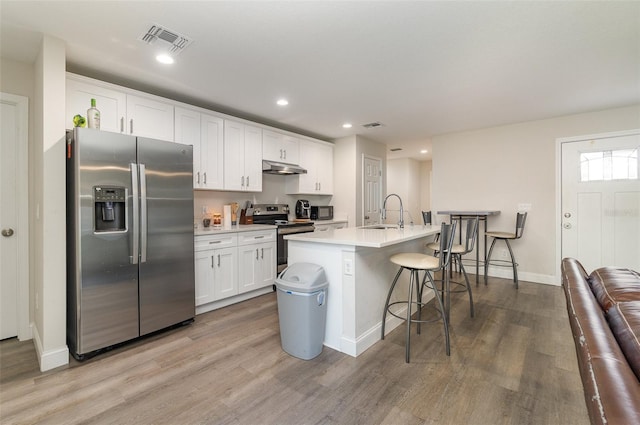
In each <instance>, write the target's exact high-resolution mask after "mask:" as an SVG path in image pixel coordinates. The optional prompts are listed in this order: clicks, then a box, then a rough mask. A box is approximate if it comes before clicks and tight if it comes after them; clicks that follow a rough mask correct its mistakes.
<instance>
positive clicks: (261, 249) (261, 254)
mask: <svg viewBox="0 0 640 425" xmlns="http://www.w3.org/2000/svg"><path fill="white" fill-rule="evenodd" d="M260 259H262V260H264V248H260Z"/></svg>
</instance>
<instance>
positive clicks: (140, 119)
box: [127, 94, 173, 141]
mask: <svg viewBox="0 0 640 425" xmlns="http://www.w3.org/2000/svg"><path fill="white" fill-rule="evenodd" d="M127 125H128V131H127V133H128V134H132V135H135V136H141V137H148V138H151V139H160V140H169V141H173V105H172V104H170V103H166V102H162V101H159V100H155V99H150V98H146V97H140V96H134V95H130V94H127Z"/></svg>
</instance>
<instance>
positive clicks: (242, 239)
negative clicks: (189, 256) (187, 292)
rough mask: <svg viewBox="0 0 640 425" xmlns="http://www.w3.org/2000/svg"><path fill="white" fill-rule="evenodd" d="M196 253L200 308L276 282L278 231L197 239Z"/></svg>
mask: <svg viewBox="0 0 640 425" xmlns="http://www.w3.org/2000/svg"><path fill="white" fill-rule="evenodd" d="M195 251H196V252H195V276H196V306H202V305H205V304H209V303H212V302H215V301H220V300H227V299H229V298H231V297H234V296H236V295H242V294H246V293H249V292H251V291H254V290H256V289H261V288H265V287H270V286H272V285H273V283H274V282H275V278H276V231H275V229H274V230H257V231H248V232H238V233H224V234H221V235H207V236H196V242H195ZM258 295H259V294H258ZM238 301H241V300H240V299H239V300H238Z"/></svg>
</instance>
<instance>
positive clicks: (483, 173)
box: [432, 105, 640, 284]
mask: <svg viewBox="0 0 640 425" xmlns="http://www.w3.org/2000/svg"><path fill="white" fill-rule="evenodd" d="M634 128H640V105H636V106H632V107H626V108H618V109H611V110H606V111H600V112H593V113H585V114H578V115H570V116H565V117H558V118H552V119H547V120H541V121H532V122H525V123H520V124H513V125H507V126H501V127H493V128H487V129H483V130H477V131H469V132H462V133H455V134H447V135H442V136H437V137H434V138H433V185H432V189H433V192H432V210H445V209H463V210H465V209H466V210H472V209H498V210H501V211H502V213H501V215H500V216H498V217H494V218H491V219H490V220H489V224H488V227H489V229H504V230H512V229H513V228H514V227H515V215H516V210H517V208H518V204H520V203H529V204H531V206H532V207H531V211H530V212H529V216H528V218H527V224H526V228H525V232H524V237H523V238H522V239H520V240H518V241H515V242H514V243H513V248H514V251H515V256H516V258H517V260H518V263H519V265H520V266H519V270H520V275H521V276H520V277H521V279H523V280H529V281H534V282H542V283H554V284H558V283H559V277H558V276H557V270H558V264H559V261H560V258H559V256H560V253H558V252H556V238H557V237H558V236H559V234H558V229H556V227H555V226H556V216H555V215H556V204H555V201H556V157H555V154H556V139H557V138H560V137H570V136H579V135H586V134H595V133H605V132H612V131H619V130H628V129H634ZM439 219H441V217H439ZM493 269H495V268H493ZM493 269H490V270H493Z"/></svg>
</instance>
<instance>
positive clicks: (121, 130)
mask: <svg viewBox="0 0 640 425" xmlns="http://www.w3.org/2000/svg"><path fill="white" fill-rule="evenodd" d="M120 133H124V117H120Z"/></svg>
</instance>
